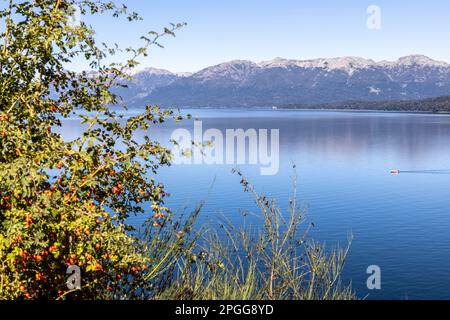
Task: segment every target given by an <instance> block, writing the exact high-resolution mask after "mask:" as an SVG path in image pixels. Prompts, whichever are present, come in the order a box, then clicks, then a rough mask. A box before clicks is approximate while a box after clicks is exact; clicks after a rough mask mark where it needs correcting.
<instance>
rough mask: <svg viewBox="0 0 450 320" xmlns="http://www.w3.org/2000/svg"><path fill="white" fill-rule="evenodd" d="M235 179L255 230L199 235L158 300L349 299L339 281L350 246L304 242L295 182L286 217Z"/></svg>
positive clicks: (349, 293) (272, 202) (305, 232)
mask: <svg viewBox="0 0 450 320" xmlns="http://www.w3.org/2000/svg"><path fill="white" fill-rule="evenodd" d="M237 174H238V175H239V176H240V177H241V179H242V180H241V184H242V186H243V187H244V191H245V192H250V193H251V194H252V195H253V196H254V199H255V202H256V204H257V207H258V210H259V212H258V213H256V216H257V217H258V218H261V219H262V221H261V222H262V223H261V226H259V227H256V228H251V227H238V228H236V227H235V226H233V225H232V224H231V223H228V222H227V221H225V222H224V223H223V224H222V229H223V230H222V231H223V232H221V234H219V233H218V232H217V231H215V230H207V231H205V233H204V234H203V235H204V237H205V239H204V242H197V243H196V246H195V247H194V249H193V250H192V252H191V253H190V254H189V255H186V256H184V257H182V259H180V261H179V267H178V270H177V276H176V278H175V279H174V280H173V283H172V284H171V285H170V286H169V287H168V288H162V289H163V291H162V292H161V293H160V294H159V295H158V298H163V299H164V298H166V299H196V300H197V299H230V300H234V299H244V300H246V299H251V300H260V299H275V300H280V299H295V300H298V299H300V300H322V299H326V300H330V299H339V300H348V299H355V298H356V297H355V295H354V293H353V291H352V290H351V287H349V286H343V285H342V283H341V280H340V278H341V274H342V271H343V268H344V264H345V260H346V257H347V254H348V249H349V246H350V242H349V244H348V246H347V247H346V248H345V249H344V250H342V249H339V248H336V249H334V250H331V251H330V250H326V249H325V247H324V246H322V245H320V244H318V243H315V242H314V241H312V240H311V239H309V238H308V229H309V228H306V229H304V228H302V225H303V224H302V222H303V221H304V217H305V210H304V209H302V208H301V207H300V206H299V204H298V202H297V196H296V188H295V180H294V192H293V195H292V198H291V200H290V201H289V208H288V210H287V211H288V212H283V210H281V209H280V207H279V206H278V205H277V204H276V202H275V200H274V199H270V198H268V197H266V196H261V195H259V194H258V193H257V192H256V190H255V188H254V187H253V186H252V185H251V184H250V183H249V182H248V181H247V180H246V178H245V177H244V176H243V175H242V173H241V172H239V171H237Z"/></svg>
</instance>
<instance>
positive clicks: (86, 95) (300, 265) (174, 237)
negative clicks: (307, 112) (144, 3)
mask: <svg viewBox="0 0 450 320" xmlns="http://www.w3.org/2000/svg"><path fill="white" fill-rule="evenodd" d="M4 4H6V6H2V8H1V9H0V19H1V23H2V26H4V27H2V28H1V30H2V31H1V34H0V69H1V85H0V133H1V134H0V176H1V181H0V299H41V298H45V299H154V298H171V299H173V298H200V297H204V298H242V299H245V298H267V299H278V298H311V299H315V298H346V297H350V294H349V293H348V291H347V290H346V289H345V290H341V289H340V287H339V281H338V279H339V274H340V271H341V267H342V265H343V261H344V256H345V254H337V255H334V256H333V255H332V256H331V257H326V256H325V255H324V254H323V251H322V249H321V248H320V247H317V246H315V245H308V246H306V248H307V249H306V250H304V251H302V252H303V253H302V254H301V255H297V252H298V251H297V249H298V248H297V245H296V243H295V242H293V241H294V239H295V235H296V231H295V230H296V226H297V223H298V222H299V218H298V217H297V215H296V214H295V212H292V214H291V220H290V222H289V221H288V224H287V227H288V228H287V229H286V231H282V228H283V227H282V226H283V225H285V223H284V222H283V220H282V215H281V214H280V212H279V211H278V209H276V208H275V207H274V206H272V205H271V204H269V203H268V204H266V203H265V201H266V200H265V198H259V197H257V202H258V204H259V205H260V208H261V210H262V213H263V216H264V220H265V226H266V228H265V229H264V231H261V232H262V233H261V234H260V235H259V236H257V237H256V238H255V239H250V238H249V235H248V234H246V233H245V232H243V231H240V232H239V233H237V234H238V235H239V237H230V239H232V240H233V241H232V242H231V243H229V244H224V243H222V242H221V241H220V240H219V239H218V238H217V237H214V236H213V234H211V233H209V235H210V236H211V237H212V241H210V242H204V241H201V239H199V235H198V234H195V233H193V231H192V227H193V223H194V221H195V218H196V216H197V214H198V213H199V211H200V208H198V209H197V210H196V211H195V212H194V213H193V214H192V215H190V216H188V217H187V218H186V219H183V217H180V218H179V219H174V217H173V215H172V213H171V212H170V210H169V209H168V208H167V207H165V205H164V200H165V197H166V196H167V193H166V192H165V190H164V186H163V185H162V184H161V183H159V182H158V181H156V180H155V178H154V176H155V175H156V173H157V170H158V169H159V168H160V167H161V166H165V165H169V164H170V159H171V154H170V152H169V150H168V149H166V148H164V147H162V146H161V145H160V144H159V143H158V142H157V141H153V140H152V139H151V137H150V136H148V135H144V138H143V139H142V141H139V142H137V141H135V140H134V136H135V135H134V133H135V132H136V131H140V132H148V130H149V128H151V127H153V126H155V125H157V124H160V123H163V122H164V121H166V120H167V119H168V118H173V119H174V120H175V121H178V120H180V117H179V116H177V115H174V113H173V112H172V111H170V110H160V109H159V108H158V107H151V106H147V108H146V109H145V111H143V113H142V114H140V115H137V116H133V117H129V118H125V117H124V116H123V115H122V114H121V113H120V110H123V108H124V106H122V105H121V99H120V97H119V96H117V95H116V94H114V93H113V92H115V91H114V89H115V88H117V87H121V82H122V81H123V80H124V79H128V78H129V76H128V74H129V73H128V71H129V70H130V69H132V68H134V67H135V66H136V65H137V64H138V61H137V60H138V58H139V57H142V56H146V55H147V49H148V47H149V46H151V45H155V44H156V45H159V43H158V39H159V38H160V37H161V36H163V35H174V33H173V32H174V31H175V30H176V29H178V28H180V27H181V26H182V24H177V25H172V26H171V28H166V29H164V31H163V32H162V33H154V32H152V33H150V34H149V35H147V36H145V37H142V41H143V42H144V45H143V46H142V47H141V48H138V49H132V48H129V49H126V50H123V51H121V50H120V49H119V48H118V47H117V46H112V47H109V46H107V45H106V44H97V41H96V39H95V32H94V30H93V29H92V28H91V27H90V26H87V25H86V24H84V23H83V22H80V23H79V24H76V23H74V22H73V16H74V14H75V12H76V8H78V10H79V11H80V12H81V14H82V15H85V14H86V15H97V14H105V13H111V14H112V16H113V17H116V18H117V17H120V16H125V17H126V18H127V19H128V20H130V21H134V20H139V19H140V17H139V16H138V15H137V14H135V13H133V12H131V13H130V12H128V10H127V9H126V7H119V6H116V5H115V4H114V3H113V2H110V1H102V0H95V1H94V0H92V1H91V0H56V1H55V0H39V1H25V0H17V1H15V0H10V1H4ZM117 52H122V53H125V54H128V55H129V56H130V58H129V59H128V60H127V62H126V63H123V64H117V63H109V64H107V63H105V61H109V60H107V59H110V58H111V56H114V55H115V54H116V53H117ZM77 59H78V60H80V59H81V60H84V61H85V62H86V64H87V65H89V66H90V68H91V72H80V73H77V72H73V71H69V70H70V68H68V66H70V64H71V63H72V62H73V61H74V60H77ZM114 110H118V111H117V112H116V111H114ZM75 112H76V113H77V114H78V116H80V117H81V118H82V123H83V124H84V126H85V127H84V128H85V129H84V132H83V134H82V135H81V136H80V137H77V138H76V139H74V140H72V141H66V140H64V139H63V137H62V136H61V135H60V134H59V133H57V131H56V130H55V128H57V127H59V126H61V120H62V119H64V118H68V117H69V116H71V115H73V114H75ZM294 208H295V206H294ZM137 214H141V215H142V214H144V215H145V217H146V222H145V224H144V225H143V227H142V229H141V232H140V233H137V232H132V229H133V228H132V227H131V226H130V225H129V224H128V223H127V221H128V218H129V217H130V216H133V215H137ZM227 230H228V232H231V231H233V230H232V229H227ZM295 241H298V240H295ZM294 244H295V246H294ZM200 245H204V246H206V247H205V248H204V250H203V252H202V253H199V252H198V250H199V249H198V248H199V246H200ZM229 245H231V247H230V246H229ZM299 245H304V243H303V241H301V240H300V242H299ZM234 250H237V251H239V252H244V253H247V257H246V258H245V259H244V258H241V256H239V255H236V254H234V253H233V252H234ZM71 265H77V266H79V267H80V268H81V271H82V288H81V290H77V289H69V288H68V287H67V285H66V278H67V275H66V270H67V268H68V266H71ZM267 272H269V273H267ZM305 290H306V291H305Z"/></svg>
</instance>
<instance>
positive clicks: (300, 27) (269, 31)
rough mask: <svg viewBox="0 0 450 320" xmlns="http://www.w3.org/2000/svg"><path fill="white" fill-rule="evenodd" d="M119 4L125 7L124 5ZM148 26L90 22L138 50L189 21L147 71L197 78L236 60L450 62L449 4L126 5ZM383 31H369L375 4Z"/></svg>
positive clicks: (182, 0) (173, 0)
mask: <svg viewBox="0 0 450 320" xmlns="http://www.w3.org/2000/svg"><path fill="white" fill-rule="evenodd" d="M118 2H120V1H118ZM122 3H125V4H126V5H127V6H128V7H129V8H131V9H135V10H136V11H138V12H140V14H141V15H142V16H143V17H144V21H143V22H137V23H136V22H133V23H128V22H126V21H124V20H120V21H118V20H116V19H113V18H107V19H106V18H100V19H98V18H97V19H96V20H95V21H90V20H89V21H88V22H89V23H91V24H92V25H93V26H94V27H95V28H96V29H97V30H98V37H99V38H100V39H103V40H106V41H107V42H118V43H119V44H121V45H124V46H128V45H135V44H137V43H138V39H139V36H140V35H141V34H144V33H145V32H146V31H149V30H160V29H161V28H162V27H163V26H165V25H167V24H168V23H169V22H187V23H188V25H187V26H186V27H185V28H183V29H182V30H181V31H179V32H178V35H177V37H176V38H166V39H164V40H163V41H162V42H163V43H164V45H165V48H164V49H158V48H154V49H153V50H152V51H151V55H150V57H148V58H147V60H145V62H144V63H143V65H142V67H147V66H151V67H159V68H164V69H168V70H170V71H176V72H180V71H197V70H199V69H201V68H203V67H206V66H210V65H213V64H217V63H221V62H224V61H228V60H233V59H248V60H253V61H261V60H270V59H273V58H274V57H283V58H291V59H308V58H317V57H335V56H361V57H366V58H373V59H376V60H381V59H388V60H394V59H397V58H398V57H400V56H404V55H408V54H413V53H418V54H425V55H428V56H430V57H431V58H434V59H439V60H444V61H448V62H450V42H449V38H450V37H449V34H450V1H448V0H431V1H424V0H382V1H381V0H370V1H366V0H340V1H337V0H277V1H275V0H239V1H238V0H221V1H213V0H168V1H163V0H158V1H155V0H124V1H122ZM372 4H374V5H378V6H379V7H380V9H381V30H369V29H368V28H367V26H366V21H367V18H368V17H369V15H368V14H367V13H366V10H367V7H368V6H369V5H372Z"/></svg>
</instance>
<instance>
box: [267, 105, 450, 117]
mask: <svg viewBox="0 0 450 320" xmlns="http://www.w3.org/2000/svg"><path fill="white" fill-rule="evenodd" d="M293 110H297V111H323V112H326V111H333V112H360V113H364V112H367V113H411V114H429V115H450V111H440V112H432V111H420V110H378V109H349V108H342V109H339V108H295V107H277V109H275V110H274V111H293Z"/></svg>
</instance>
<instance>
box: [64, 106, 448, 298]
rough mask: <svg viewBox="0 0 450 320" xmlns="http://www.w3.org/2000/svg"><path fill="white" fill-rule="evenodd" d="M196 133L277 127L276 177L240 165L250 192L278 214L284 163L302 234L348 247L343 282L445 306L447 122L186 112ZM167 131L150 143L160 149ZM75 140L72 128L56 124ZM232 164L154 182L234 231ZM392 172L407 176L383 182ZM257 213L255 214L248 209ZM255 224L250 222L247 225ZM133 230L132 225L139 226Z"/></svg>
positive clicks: (240, 202) (236, 195)
mask: <svg viewBox="0 0 450 320" xmlns="http://www.w3.org/2000/svg"><path fill="white" fill-rule="evenodd" d="M189 112H190V113H191V114H193V115H195V116H197V117H198V118H199V119H201V120H202V121H203V127H204V130H206V129H208V128H217V129H220V130H222V132H225V129H226V128H229V129H236V128H243V129H247V128H255V129H259V128H266V129H280V169H279V172H278V174H277V175H274V176H261V175H260V174H259V165H256V166H248V165H247V166H245V165H244V166H239V167H240V168H241V169H242V171H243V172H244V173H245V175H246V176H247V177H248V178H249V180H250V181H251V182H252V183H253V184H255V186H256V188H257V190H258V191H260V192H262V193H266V194H268V195H270V196H272V197H274V198H276V199H277V201H278V203H279V204H280V206H282V207H284V208H285V207H286V206H287V204H288V199H289V196H290V194H291V191H292V188H291V176H292V173H293V171H292V163H295V164H296V167H297V175H298V196H299V199H300V200H301V202H302V203H303V204H304V205H305V206H308V208H309V209H308V220H309V221H313V222H314V224H315V227H314V228H313V230H312V231H311V233H310V235H311V237H313V238H314V239H316V240H320V241H323V242H325V243H326V244H328V245H330V246H331V245H334V244H337V243H338V242H339V243H341V244H345V243H346V239H347V235H348V233H350V232H351V233H352V234H353V237H354V239H353V243H352V246H351V250H350V256H349V259H348V262H347V265H346V271H345V275H344V280H347V281H349V280H351V281H352V285H353V288H354V289H355V290H356V292H357V294H358V296H360V297H364V296H366V295H367V294H368V295H369V296H368V298H369V299H379V298H383V299H408V298H410V299H413V298H416V299H432V298H434V299H450V273H449V271H450V116H446V115H426V114H400V113H369V112H332V111H330V112H328V111H327V112H325V111H273V110H251V111H242V110H225V109H221V110H189ZM180 126H182V127H185V128H187V129H190V130H191V129H192V121H186V122H184V123H183V124H182V125H172V124H168V125H166V126H165V127H164V128H161V129H158V130H156V131H154V132H153V133H152V134H153V136H154V137H155V138H156V139H158V140H160V141H162V142H165V143H167V142H168V139H169V137H170V134H171V133H172V131H173V130H174V129H175V128H178V127H180ZM64 134H65V135H66V136H67V137H69V138H70V137H71V136H75V135H77V134H79V125H78V122H77V121H76V120H73V121H67V122H66V123H65V125H64ZM233 167H235V166H233V165H174V166H172V167H170V168H165V169H163V170H161V172H160V174H159V177H158V178H159V179H160V180H161V181H162V182H164V183H165V185H166V188H167V190H168V191H169V192H171V193H172V195H173V196H172V198H171V200H170V202H169V205H170V206H171V207H172V208H173V209H174V210H175V211H176V210H182V209H183V208H184V207H185V206H187V207H188V208H194V207H195V205H196V203H197V202H199V201H201V200H205V201H206V205H205V207H204V209H203V212H202V214H201V217H200V220H201V221H202V222H203V223H207V224H209V225H211V226H216V225H217V223H218V217H221V216H224V217H226V218H228V219H230V220H231V221H233V222H234V223H236V224H239V223H242V221H243V220H242V219H243V218H242V209H248V210H253V209H254V202H253V199H252V197H251V196H250V195H249V194H248V193H244V192H242V188H241V186H240V185H239V180H240V179H239V178H238V177H237V176H236V175H234V174H232V173H231V169H232V168H233ZM392 168H398V169H400V170H402V171H403V170H404V171H406V172H402V173H400V174H399V175H395V176H394V175H391V174H390V173H389V170H390V169H392ZM254 212H255V213H256V212H257V211H256V210H254ZM255 221H257V220H255ZM134 222H135V223H136V224H138V223H139V222H140V221H139V219H137V218H135V219H134ZM374 264H375V265H378V266H380V268H381V273H382V274H381V290H368V289H367V288H366V279H367V276H368V275H367V274H366V268H367V267H368V266H369V265H374Z"/></svg>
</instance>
